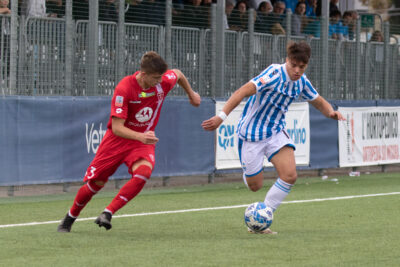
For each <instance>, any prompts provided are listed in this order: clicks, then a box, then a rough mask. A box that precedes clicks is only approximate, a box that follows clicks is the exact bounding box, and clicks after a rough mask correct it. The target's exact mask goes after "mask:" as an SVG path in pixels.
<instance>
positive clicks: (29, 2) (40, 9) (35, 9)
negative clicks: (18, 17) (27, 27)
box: [21, 0, 47, 17]
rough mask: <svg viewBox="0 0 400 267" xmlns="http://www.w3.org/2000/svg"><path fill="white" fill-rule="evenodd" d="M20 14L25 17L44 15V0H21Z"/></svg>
mask: <svg viewBox="0 0 400 267" xmlns="http://www.w3.org/2000/svg"><path fill="white" fill-rule="evenodd" d="M21 5H22V6H21V12H22V15H25V16H26V17H46V16H47V14H46V0H23V1H22V3H21Z"/></svg>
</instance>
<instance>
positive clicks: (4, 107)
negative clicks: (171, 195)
mask: <svg viewBox="0 0 400 267" xmlns="http://www.w3.org/2000/svg"><path fill="white" fill-rule="evenodd" d="M110 99H111V98H110V97H0V186H7V185H22V184H46V183H61V182H71V181H81V180H82V178H83V175H84V173H85V171H86V168H87V167H88V165H89V164H90V162H91V160H92V159H93V157H94V155H95V154H94V152H95V151H96V149H97V147H98V144H99V141H100V136H101V135H102V134H104V132H105V130H106V126H107V121H108V116H109V110H110ZM331 103H332V104H333V105H334V106H336V107H337V106H353V107H357V106H375V105H382V106H400V100H388V101H332V102H331ZM214 113H215V104H214V102H213V101H212V100H211V99H203V101H202V104H201V107H199V108H194V107H193V106H191V105H190V104H189V102H188V100H187V99H186V98H176V97H169V98H167V99H166V101H165V104H164V107H163V110H162V113H161V118H160V122H159V125H158V126H157V128H156V135H157V136H158V137H159V138H160V141H159V143H158V144H157V148H156V167H155V169H154V172H153V176H179V175H194V174H209V173H212V172H213V171H214V161H215V137H214V133H210V132H205V131H203V130H202V128H201V126H200V124H201V122H202V121H203V120H205V119H207V118H209V117H211V116H212V115H213V114H214ZM310 128H311V129H310V130H311V139H310V140H311V147H310V153H311V154H310V166H309V167H300V168H301V169H304V168H306V169H320V168H336V167H338V165H339V154H338V127H337V122H336V121H334V120H330V119H327V118H325V117H324V116H323V115H322V114H320V113H319V111H317V110H316V109H315V108H313V107H312V106H310ZM127 177H129V175H128V172H127V168H126V167H125V166H122V167H120V168H119V169H118V171H117V172H116V173H115V175H114V176H113V177H112V178H127Z"/></svg>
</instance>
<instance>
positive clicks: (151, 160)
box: [57, 51, 201, 232]
mask: <svg viewBox="0 0 400 267" xmlns="http://www.w3.org/2000/svg"><path fill="white" fill-rule="evenodd" d="M176 83H178V84H179V85H180V86H181V87H182V88H183V89H184V91H185V92H186V94H187V95H188V98H189V102H190V104H192V105H193V106H195V107H197V106H199V105H200V102H201V98H200V95H199V94H198V93H196V92H194V91H193V90H192V87H191V86H190V84H189V82H188V80H187V79H186V77H185V75H184V74H183V73H182V72H181V71H180V70H178V69H173V70H168V65H167V63H166V62H165V61H164V59H162V58H161V57H160V56H159V55H158V54H157V53H156V52H154V51H150V52H147V53H146V54H144V55H143V57H142V59H141V63H140V71H138V72H136V73H134V74H133V75H129V76H127V77H125V78H123V79H122V80H121V81H120V83H119V84H118V85H117V86H116V88H115V91H114V95H113V98H112V101H111V114H110V119H109V122H108V125H107V128H108V129H107V132H106V134H105V136H104V138H103V140H102V141H101V144H100V147H99V149H98V151H97V153H96V156H95V158H94V159H93V161H92V163H91V164H90V165H89V167H88V169H87V171H86V174H85V177H84V181H85V182H86V184H84V185H83V186H82V187H81V188H80V189H79V191H78V193H77V195H76V197H75V200H74V203H73V205H72V207H71V208H70V210H69V211H68V213H67V215H65V217H64V219H63V220H62V221H61V223H60V225H59V226H58V228H57V230H58V232H70V231H71V227H72V224H73V223H74V221H75V220H76V218H77V217H78V216H79V213H80V212H81V210H82V209H83V208H84V207H85V206H86V204H87V203H88V202H89V201H90V200H91V198H92V197H93V196H94V195H95V194H96V193H97V192H98V191H100V189H102V188H103V187H104V185H105V183H106V182H107V181H108V177H110V176H111V175H112V174H113V173H114V172H115V171H116V170H117V168H118V167H119V166H120V165H121V164H123V163H125V164H126V165H127V166H128V170H129V173H130V174H131V175H132V178H131V179H130V180H129V181H128V182H127V183H126V184H125V185H124V186H123V187H122V188H121V190H120V191H119V193H118V194H117V195H116V196H115V198H114V199H113V200H112V201H111V203H110V204H109V205H108V206H107V207H106V208H105V210H104V211H103V212H102V213H101V214H100V215H99V217H98V218H97V219H96V220H95V223H96V224H98V225H99V227H101V226H102V227H105V228H106V229H107V230H109V229H111V218H112V215H113V214H114V213H115V212H117V211H118V210H119V209H121V208H122V207H123V206H125V205H126V204H127V203H128V202H129V201H130V200H131V199H133V198H134V197H135V196H136V195H137V194H139V193H140V191H141V190H142V189H143V187H144V185H145V184H146V182H147V181H148V180H149V179H150V176H151V173H152V170H153V167H154V164H155V157H154V150H155V144H156V143H157V142H158V138H157V136H156V135H155V132H154V130H155V127H156V125H157V123H158V120H159V117H160V112H161V108H162V105H163V102H164V99H165V97H166V96H167V94H168V92H169V91H170V90H172V88H173V87H174V86H175V84H176Z"/></svg>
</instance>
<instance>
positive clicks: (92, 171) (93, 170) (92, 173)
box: [85, 166, 96, 179]
mask: <svg viewBox="0 0 400 267" xmlns="http://www.w3.org/2000/svg"><path fill="white" fill-rule="evenodd" d="M95 171H96V168H95V167H93V166H90V175H89V176H87V175H88V173H87V172H86V173H85V176H87V178H88V179H91V178H93V176H94V172H95Z"/></svg>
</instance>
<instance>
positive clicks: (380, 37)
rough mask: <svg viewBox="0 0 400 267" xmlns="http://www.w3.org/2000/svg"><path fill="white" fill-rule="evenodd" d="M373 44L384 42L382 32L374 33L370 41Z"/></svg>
mask: <svg viewBox="0 0 400 267" xmlns="http://www.w3.org/2000/svg"><path fill="white" fill-rule="evenodd" d="M369 40H370V41H371V42H383V41H384V38H383V34H382V32H381V31H374V33H373V34H372V36H371V38H370V39H369Z"/></svg>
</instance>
